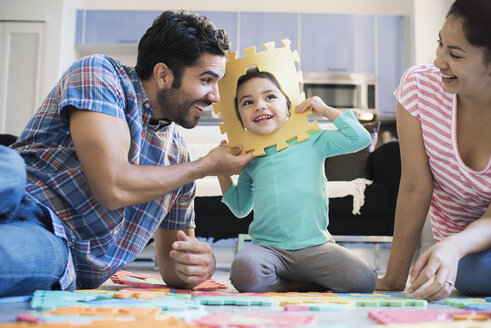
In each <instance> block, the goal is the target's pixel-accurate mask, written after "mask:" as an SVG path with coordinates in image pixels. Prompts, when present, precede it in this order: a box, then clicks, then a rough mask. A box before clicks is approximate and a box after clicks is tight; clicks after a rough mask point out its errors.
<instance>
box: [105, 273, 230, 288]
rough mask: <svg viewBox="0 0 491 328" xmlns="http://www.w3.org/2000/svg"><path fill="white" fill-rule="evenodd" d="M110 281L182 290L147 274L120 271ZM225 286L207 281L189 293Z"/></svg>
mask: <svg viewBox="0 0 491 328" xmlns="http://www.w3.org/2000/svg"><path fill="white" fill-rule="evenodd" d="M111 280H112V281H113V282H114V283H116V284H121V285H128V286H133V287H139V288H156V287H157V288H169V291H176V292H183V291H184V290H183V289H176V288H172V287H169V286H167V285H166V284H165V282H164V281H163V280H162V277H161V276H160V275H152V274H148V273H133V272H130V271H124V270H120V271H118V272H116V273H115V274H114V275H112V276H111ZM228 288H229V287H228V286H227V285H224V284H221V283H219V282H217V281H215V280H213V279H208V280H206V281H204V282H202V283H201V284H199V285H197V286H195V287H194V288H192V289H189V290H187V291H188V292H189V291H201V290H218V289H228Z"/></svg>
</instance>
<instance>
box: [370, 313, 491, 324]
mask: <svg viewBox="0 0 491 328" xmlns="http://www.w3.org/2000/svg"><path fill="white" fill-rule="evenodd" d="M490 315H491V313H489V312H487V311H466V310H463V311H442V310H424V311H414V310H381V311H368V317H369V318H370V319H372V320H374V321H376V322H377V323H379V324H383V325H385V324H393V323H414V324H416V323H423V322H449V321H451V320H453V321H463V320H472V321H488V320H489V317H490Z"/></svg>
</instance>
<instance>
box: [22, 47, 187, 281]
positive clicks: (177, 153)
mask: <svg viewBox="0 0 491 328" xmlns="http://www.w3.org/2000/svg"><path fill="white" fill-rule="evenodd" d="M67 106H74V107H76V108H79V109H87V110H91V111H95V112H100V113H105V114H107V115H111V116H115V117H118V118H120V119H122V120H125V121H126V123H127V124H128V128H129V131H130V135H131V146H130V151H129V154H128V161H129V162H130V163H131V164H136V165H138V164H141V165H162V166H169V165H173V164H178V163H182V162H187V161H189V153H188V151H187V148H186V145H185V143H184V141H183V139H182V137H181V135H180V134H179V133H178V131H177V129H176V125H175V124H174V123H170V124H169V123H166V122H159V123H158V124H152V123H151V122H150V119H151V116H152V106H151V105H150V102H149V100H148V97H147V94H146V93H145V90H144V89H143V84H142V82H141V80H140V79H139V78H138V76H137V74H136V72H135V70H134V69H133V68H131V67H126V66H124V65H121V64H120V63H119V62H118V61H116V60H114V59H111V58H109V57H106V56H103V55H93V56H88V57H85V58H82V59H81V60H79V61H77V62H75V63H74V64H73V65H72V66H71V67H70V68H69V69H68V71H67V72H66V73H65V74H64V75H63V76H62V78H61V79H60V81H59V82H58V84H57V85H56V86H55V88H54V89H53V90H52V91H51V93H50V94H49V95H48V97H47V98H46V99H45V101H44V102H43V104H42V106H41V108H40V109H39V110H38V111H37V113H36V114H35V115H34V117H33V118H32V119H31V120H30V122H29V123H28V125H27V126H26V128H25V130H24V131H23V132H22V134H21V136H20V137H19V139H18V142H17V143H16V144H14V145H13V147H14V148H16V149H17V151H18V152H19V153H20V154H21V155H22V157H23V158H24V160H25V162H26V169H27V175H28V187H27V192H28V193H29V194H30V195H31V196H32V197H33V198H35V199H36V200H37V201H39V202H40V203H42V204H43V205H45V206H46V207H47V208H49V210H50V212H51V213H52V221H53V227H54V232H55V234H56V235H57V236H59V237H61V238H65V239H66V240H67V244H68V246H69V249H70V253H71V254H70V259H69V263H68V266H67V270H66V271H65V273H64V275H63V277H62V278H61V280H60V283H61V286H62V288H63V289H72V288H75V287H76V288H82V287H85V288H95V287H97V286H99V285H100V284H102V283H103V282H104V281H105V280H106V279H108V278H109V277H110V276H111V275H112V274H114V273H115V272H116V271H117V270H118V269H120V268H121V267H122V266H124V265H125V264H127V263H129V262H131V261H133V260H134V259H135V258H136V257H137V256H138V254H139V253H140V252H141V251H142V249H143V248H144V247H145V245H146V244H147V242H148V240H149V239H150V238H151V237H152V235H153V233H154V232H155V230H156V229H157V228H158V227H159V226H160V227H161V228H164V229H183V228H194V227H195V224H194V206H193V199H194V195H195V190H196V188H195V184H194V183H190V184H188V185H185V186H183V187H181V188H180V189H178V190H176V191H174V192H172V193H169V194H167V195H164V196H162V197H160V198H158V199H156V200H154V201H151V202H148V203H145V204H140V205H135V206H129V207H126V208H122V209H119V210H115V211H109V210H107V209H105V208H104V207H102V206H101V204H99V203H98V202H97V201H96V200H95V199H94V196H93V195H92V193H91V191H90V188H89V185H88V183H87V179H86V177H85V175H84V172H83V171H82V168H81V166H80V162H79V161H78V159H77V155H76V153H75V149H74V147H73V142H72V138H71V136H70V126H69V115H68V107H67ZM75 279H76V280H75ZM75 282H76V284H75Z"/></svg>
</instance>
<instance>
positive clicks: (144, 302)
mask: <svg viewBox="0 0 491 328" xmlns="http://www.w3.org/2000/svg"><path fill="white" fill-rule="evenodd" d="M86 304H89V305H94V306H109V307H137V308H160V309H162V311H188V310H199V309H201V308H202V306H201V305H200V304H198V303H197V302H195V301H193V300H190V299H185V298H182V297H175V296H173V295H166V296H162V297H155V298H152V299H135V298H133V297H130V298H123V299H111V300H94V301H89V302H87V303H86Z"/></svg>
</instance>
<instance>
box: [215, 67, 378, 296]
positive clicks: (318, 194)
mask: <svg viewBox="0 0 491 328" xmlns="http://www.w3.org/2000/svg"><path fill="white" fill-rule="evenodd" d="M236 108H237V112H238V115H239V118H240V120H241V122H242V125H243V127H244V129H246V130H247V131H249V132H250V133H255V134H260V135H267V134H270V133H272V132H274V131H276V130H278V129H279V128H280V127H281V126H282V125H283V124H284V123H285V122H286V121H287V120H288V118H289V116H290V101H289V99H288V98H287V97H286V96H285V95H284V94H283V93H282V91H281V88H280V86H279V84H278V82H277V81H276V79H275V78H274V76H273V75H271V74H270V73H268V72H260V71H258V70H257V69H253V70H249V71H248V72H247V73H246V74H245V75H243V76H241V77H240V78H239V80H238V83H237V98H236ZM307 109H312V111H313V113H314V114H315V115H322V116H324V117H326V118H328V119H329V120H331V121H332V122H333V123H334V125H335V126H336V127H337V130H319V131H315V132H310V133H309V135H310V138H309V139H308V140H306V141H304V142H302V143H297V142H296V140H295V139H293V140H290V141H288V143H289V147H288V148H286V149H284V150H282V151H279V152H278V151H276V147H275V146H272V147H269V148H266V149H265V151H266V155H265V156H262V157H258V158H256V159H255V160H253V161H252V162H250V163H249V164H248V165H247V166H246V167H245V168H244V169H243V170H242V171H241V173H240V175H239V179H238V183H237V184H233V183H232V179H231V177H229V176H220V177H218V179H219V182H220V187H221V189H222V192H223V193H224V196H223V199H222V201H223V202H224V203H225V204H227V206H228V207H229V208H230V209H231V211H232V212H233V213H234V214H235V215H236V216H237V217H244V216H246V215H247V214H249V213H250V211H251V210H252V209H254V220H253V222H252V223H251V225H250V227H249V234H250V235H251V236H252V239H253V245H251V246H249V247H245V248H244V249H242V250H241V251H240V252H239V253H238V254H237V256H236V257H235V259H234V261H233V263H232V268H231V273H230V280H231V282H232V284H233V285H234V287H235V288H236V289H237V290H238V291H240V292H286V291H309V290H319V291H325V290H331V291H335V292H372V291H373V289H374V288H375V284H376V279H377V274H376V272H375V270H373V269H372V268H371V267H370V265H369V264H367V263H365V262H364V261H363V260H361V259H360V258H358V257H357V256H355V255H354V254H352V253H351V252H350V251H348V250H347V249H345V248H343V247H341V246H339V245H337V244H335V243H334V241H333V239H332V237H331V235H330V234H329V232H328V231H327V225H328V198H327V196H326V190H325V184H326V178H325V175H324V159H325V158H326V157H328V156H334V155H340V154H345V153H350V152H354V151H357V150H359V149H362V148H364V147H366V146H367V144H368V143H369V141H370V136H369V134H368V133H367V131H366V130H365V129H364V128H363V127H362V126H361V125H360V124H359V123H358V121H357V120H356V118H355V117H354V115H353V113H352V112H346V113H344V114H342V113H341V112H339V111H338V110H336V109H334V108H331V107H329V106H327V105H326V104H325V103H324V102H323V101H322V100H321V99H320V98H319V97H312V98H310V99H307V100H305V101H303V102H302V103H301V104H299V105H298V106H297V107H296V109H295V110H296V111H297V113H302V112H304V111H305V110H307Z"/></svg>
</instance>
